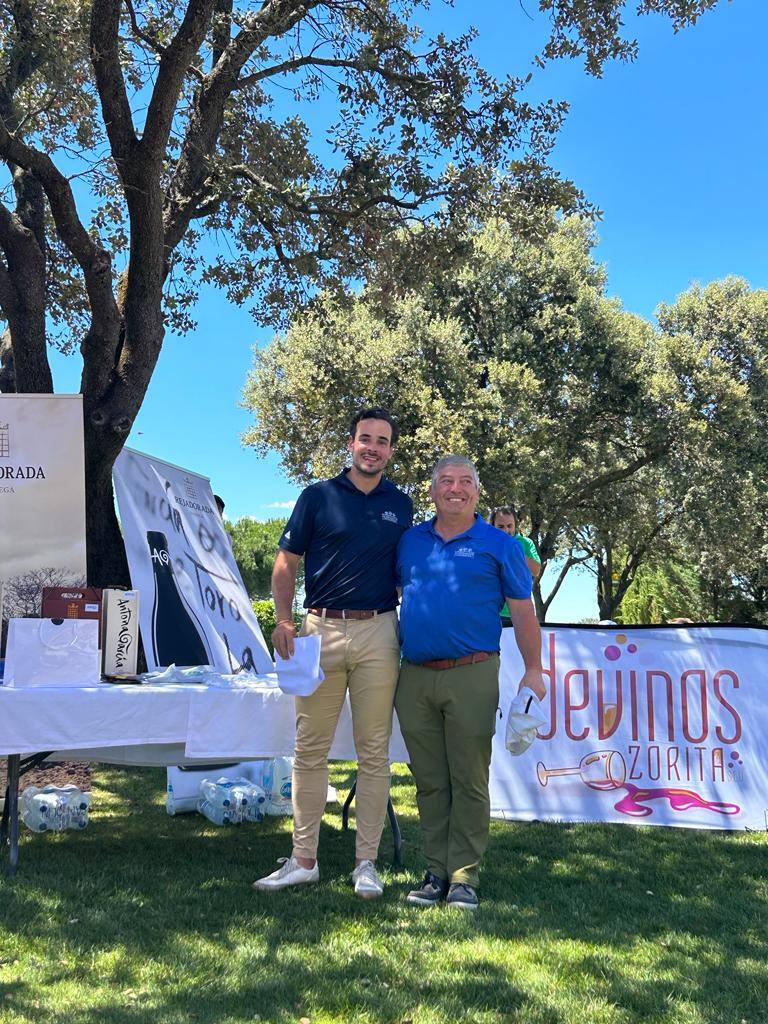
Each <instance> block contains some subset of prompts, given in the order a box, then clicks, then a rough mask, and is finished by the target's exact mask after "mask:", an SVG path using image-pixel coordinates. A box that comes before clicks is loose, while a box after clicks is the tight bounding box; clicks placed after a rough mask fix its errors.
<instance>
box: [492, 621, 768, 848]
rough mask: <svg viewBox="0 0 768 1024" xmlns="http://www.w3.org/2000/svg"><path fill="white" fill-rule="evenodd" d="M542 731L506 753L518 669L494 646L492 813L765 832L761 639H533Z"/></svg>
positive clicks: (606, 633)
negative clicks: (497, 673) (496, 697)
mask: <svg viewBox="0 0 768 1024" xmlns="http://www.w3.org/2000/svg"><path fill="white" fill-rule="evenodd" d="M542 637H543V655H544V657H543V665H544V672H545V676H546V680H547V686H548V694H547V699H546V701H545V713H546V714H547V716H548V724H547V725H546V726H544V727H542V728H541V729H540V730H539V735H538V738H537V739H536V740H535V741H534V743H533V745H532V746H531V747H530V748H529V749H528V750H527V751H526V752H525V753H524V754H522V755H521V756H519V757H512V756H511V755H510V754H509V752H508V751H507V750H506V749H505V747H504V732H505V725H506V721H505V716H506V713H507V709H508V707H509V704H510V701H511V700H512V698H513V696H514V694H515V693H516V692H517V687H518V683H519V680H520V676H521V674H522V670H523V666H522V661H521V659H520V655H519V653H518V651H517V647H516V645H515V640H514V632H513V630H511V629H505V630H504V631H503V635H502V658H501V665H502V667H501V679H500V701H499V707H500V720H499V721H498V723H497V729H496V736H495V737H494V741H493V757H492V760H491V808H492V810H491V813H492V815H493V816H494V817H499V818H510V819H516V820H523V821H526V820H527V821H530V820H534V819H536V820H541V821H602V822H628V823H632V822H635V823H638V824H642V825H677V826H683V827H689V828H715V829H743V828H751V829H765V828H766V827H768V700H767V699H766V697H767V696H768V629H765V628H762V629H761V628H759V627H754V628H752V627H740V626H689V627H685V628H682V627H661V626H660V627H655V626H654V627H642V626H634V627H633V626H629V627H612V628H610V629H608V628H605V627H569V626H552V627H548V626H544V627H543V628H542Z"/></svg>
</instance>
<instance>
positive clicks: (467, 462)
mask: <svg viewBox="0 0 768 1024" xmlns="http://www.w3.org/2000/svg"><path fill="white" fill-rule="evenodd" d="M446 466H464V467H465V468H466V469H471V470H472V476H473V477H474V478H475V487H479V486H480V477H479V476H478V474H477V469H476V468H475V464H474V462H473V461H472V459H468V458H467V456H466V455H444V456H443V457H442V459H438V460H437V463H436V465H435V468H434V469H433V470H432V484H431V486H432V487H434V486H435V484H436V483H437V478H438V476H440V473H441V471H442V470H444V469H445V468H446Z"/></svg>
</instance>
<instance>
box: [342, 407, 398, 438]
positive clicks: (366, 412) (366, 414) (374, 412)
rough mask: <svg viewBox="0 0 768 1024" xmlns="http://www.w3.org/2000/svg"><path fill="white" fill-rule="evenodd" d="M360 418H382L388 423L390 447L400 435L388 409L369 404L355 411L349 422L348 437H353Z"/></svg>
mask: <svg viewBox="0 0 768 1024" xmlns="http://www.w3.org/2000/svg"><path fill="white" fill-rule="evenodd" d="M360 420H384V422H385V423H388V424H389V425H390V427H391V428H392V440H391V441H390V444H391V445H392V447H394V446H395V444H396V443H397V439H398V438H399V437H400V427H399V425H398V422H397V420H396V419H395V417H394V416H393V415H392V413H391V412H390V411H389V409H385V408H384V407H383V406H382V405H371V406H368V407H367V408H365V409H361V410H360V412H358V413H355V415H354V416H353V417H352V420H351V422H350V424H349V436H350V437H354V436H355V434H356V433H357V424H358V423H359V422H360Z"/></svg>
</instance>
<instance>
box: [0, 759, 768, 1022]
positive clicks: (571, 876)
mask: <svg viewBox="0 0 768 1024" xmlns="http://www.w3.org/2000/svg"><path fill="white" fill-rule="evenodd" d="M333 774H334V779H333V781H334V782H335V783H336V784H337V785H338V786H339V787H340V789H341V790H342V791H345V790H346V789H347V788H348V785H349V781H350V778H351V776H350V769H349V766H347V765H341V766H337V767H336V769H335V771H334V773H333ZM164 782H165V773H164V772H161V771H156V770H146V771H136V770H134V771H121V770H111V769H99V772H98V776H97V782H96V785H95V786H94V806H95V809H94V812H93V815H92V819H91V824H90V825H89V827H88V829H87V830H85V831H84V832H80V833H66V834H64V835H61V836H50V835H48V836H45V835H43V836H38V835H33V834H32V833H30V832H28V831H26V830H24V832H23V840H22V846H21V864H20V869H19V874H18V876H17V878H16V879H15V880H14V881H10V880H8V878H7V876H6V875H5V874H4V873H3V874H2V875H1V876H0V1021H2V1022H3V1024H6V1022H9V1024H10V1022H22V1021H24V1022H27V1021H34V1022H35V1024H43V1022H46V1024H47V1022H49V1021H65V1020H66V1021H67V1022H72V1024H137V1022H145V1021H146V1022H149V1021H152V1022H174V1024H175V1022H199V1024H230V1022H233V1024H234V1022H238V1024H239V1022H243V1021H263V1022H275V1024H288V1022H293V1024H298V1022H299V1021H300V1020H301V1018H307V1019H308V1020H309V1021H311V1022H312V1024H328V1022H361V1024H362V1022H366V1024H403V1022H407V1021H410V1022H412V1024H452V1022H454V1021H455V1022H473V1024H502V1022H503V1024H512V1022H532V1024H533V1022H537V1024H538V1022H541V1024H561V1022H562V1024H566V1022H585V1021H586V1022H593V1021H594V1022H610V1024H625V1022H627V1024H628V1022H634V1021H659V1022H660V1021H665V1022H666V1021H669V1022H691V1024H694V1022H696V1024H699V1022H707V1024H715V1022H723V1024H743V1022H749V1024H758V1022H766V1021H768V966H767V963H768V927H767V926H766V910H767V909H768V883H767V882H766V878H765V867H766V860H767V857H766V854H768V838H767V837H766V835H765V834H762V833H761V834H755V833H732V834H728V833H715V832H697V831H688V830H673V829H660V828H657V829H652V828H648V827H645V828H632V827H625V826H594V825H579V826H562V825H539V824H533V825H531V824H503V823H495V824H494V825H493V828H492V837H491V844H490V847H489V850H488V854H487V857H486V860H485V864H484V871H483V888H482V895H483V904H482V906H481V908H480V910H479V911H478V912H477V913H476V914H475V915H469V914H466V913H462V912H461V911H457V910H454V911H449V910H447V909H445V908H439V909H436V910H418V909H417V908H410V907H407V906H406V905H405V904H404V902H403V893H404V890H405V889H406V888H407V887H408V886H409V884H410V883H411V882H412V881H414V880H416V879H417V878H418V877H419V876H420V875H421V873H422V872H423V870H424V864H423V861H422V859H421V856H420V854H419V850H418V831H417V821H416V815H415V808H414V790H413V785H412V782H411V779H410V776H409V775H408V774H407V772H406V770H405V769H404V768H403V766H401V765H398V766H397V773H396V776H395V779H394V786H393V799H394V802H395V806H396V807H397V809H398V811H399V814H400V821H401V825H402V828H403V835H404V839H405V843H406V845H405V851H404V852H405V862H406V870H405V871H404V872H402V873H393V872H391V871H389V872H385V875H386V880H387V882H388V887H387V891H386V894H385V897H384V899H382V900H379V901H374V902H370V903H366V902H363V901H360V900H357V899H356V898H355V897H354V896H353V895H352V893H351V889H350V882H349V872H350V870H351V867H352V858H353V854H354V833H353V832H352V831H350V832H349V833H347V834H345V833H343V832H342V831H341V813H340V808H338V807H333V808H332V809H329V813H328V814H327V816H326V819H325V824H324V826H323V832H322V837H321V849H320V867H321V873H322V883H321V884H320V885H319V886H309V887H304V888H300V889H298V890H295V891H288V892H283V893H273V894H267V893H257V892H256V891H255V890H254V889H253V888H252V887H251V882H252V881H253V880H254V879H255V878H257V877H258V876H259V875H261V874H264V873H266V872H268V871H270V870H272V868H273V867H275V866H276V865H275V863H274V862H275V860H276V858H277V857H279V856H282V855H285V854H286V853H287V852H288V851H289V847H290V821H283V820H279V819H274V818H273V819H269V820H268V821H267V822H265V823H263V824H262V825H244V826H242V827H240V828H232V829H224V828H216V827H214V826H211V825H209V824H208V823H207V822H206V821H205V820H204V819H203V818H201V817H200V816H199V815H185V816H183V817H177V818H169V817H168V816H167V815H166V813H165V810H164V806H163V801H164ZM382 851H383V853H384V857H383V858H382V861H384V859H385V858H387V857H389V856H390V851H391V841H390V835H389V833H388V832H387V833H386V834H385V838H384V841H383V843H382ZM3 871H4V865H3Z"/></svg>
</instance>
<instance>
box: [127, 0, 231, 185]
mask: <svg viewBox="0 0 768 1024" xmlns="http://www.w3.org/2000/svg"><path fill="white" fill-rule="evenodd" d="M214 5H215V0H190V2H189V6H188V7H187V10H186V12H185V14H184V18H183V20H182V22H181V25H180V26H179V29H178V31H177V32H176V35H175V36H174V37H173V39H172V40H171V42H170V43H169V44H168V46H166V47H165V49H164V50H163V53H162V56H161V57H160V67H159V69H158V73H157V81H156V82H155V86H154V88H153V89H152V97H151V99H150V101H149V108H148V109H147V119H146V122H145V125H144V134H143V136H142V139H141V143H140V147H141V150H142V153H143V154H144V156H145V158H146V159H147V160H149V161H151V162H152V163H153V164H156V165H157V168H158V171H159V169H160V166H161V165H162V159H163V157H164V156H165V147H166V145H167V143H168V136H169V134H170V131H171V125H172V123H173V118H174V114H175V113H176V104H177V103H178V100H179V94H180V92H181V88H182V85H183V84H184V78H185V77H186V75H187V72H188V71H189V68H190V65H191V64H192V59H193V57H194V56H195V54H196V53H197V51H198V48H199V47H200V45H201V43H202V42H203V40H204V39H205V35H206V32H207V31H208V27H209V25H210V23H211V17H212V15H213V9H214Z"/></svg>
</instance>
